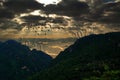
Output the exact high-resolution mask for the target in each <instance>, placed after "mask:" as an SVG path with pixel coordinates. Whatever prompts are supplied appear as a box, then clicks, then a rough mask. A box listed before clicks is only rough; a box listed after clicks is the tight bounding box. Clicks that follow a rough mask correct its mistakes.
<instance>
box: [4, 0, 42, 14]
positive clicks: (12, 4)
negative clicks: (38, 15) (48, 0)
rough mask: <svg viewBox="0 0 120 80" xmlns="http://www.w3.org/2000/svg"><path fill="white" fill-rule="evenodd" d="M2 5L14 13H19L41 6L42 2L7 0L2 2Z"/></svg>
mask: <svg viewBox="0 0 120 80" xmlns="http://www.w3.org/2000/svg"><path fill="white" fill-rule="evenodd" d="M4 7H5V8H7V9H9V10H11V11H13V12H14V13H20V12H27V11H29V10H35V9H40V8H43V4H40V3H37V2H36V1H35V0H7V1H6V2H4Z"/></svg>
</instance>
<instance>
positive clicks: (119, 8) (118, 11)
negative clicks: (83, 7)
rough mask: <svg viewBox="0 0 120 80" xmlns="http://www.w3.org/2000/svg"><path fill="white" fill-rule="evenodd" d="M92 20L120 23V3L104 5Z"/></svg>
mask: <svg viewBox="0 0 120 80" xmlns="http://www.w3.org/2000/svg"><path fill="white" fill-rule="evenodd" d="M96 16H99V17H96ZM92 18H94V19H95V20H96V19H97V20H98V21H101V22H110V23H111V22H112V23H113V22H115V23H120V2H118V3H108V4H104V5H103V6H102V7H101V8H100V9H98V11H96V13H94V14H93V17H92Z"/></svg>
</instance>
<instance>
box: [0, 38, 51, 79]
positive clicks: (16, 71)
mask: <svg viewBox="0 0 120 80" xmlns="http://www.w3.org/2000/svg"><path fill="white" fill-rule="evenodd" d="M51 60H52V58H51V57H50V56H49V55H47V54H45V53H44V52H42V51H37V50H32V51H31V50H30V49H29V48H28V47H27V46H24V45H21V44H20V43H18V42H16V41H13V40H8V41H6V42H4V43H0V80H24V79H25V78H26V77H28V76H30V75H32V74H33V73H36V72H37V71H41V69H44V68H45V67H46V66H48V65H49V63H50V61H51Z"/></svg>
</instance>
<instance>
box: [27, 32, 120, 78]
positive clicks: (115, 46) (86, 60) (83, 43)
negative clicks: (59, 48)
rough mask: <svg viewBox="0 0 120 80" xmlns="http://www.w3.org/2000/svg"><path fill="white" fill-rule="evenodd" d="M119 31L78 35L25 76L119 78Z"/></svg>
mask: <svg viewBox="0 0 120 80" xmlns="http://www.w3.org/2000/svg"><path fill="white" fill-rule="evenodd" d="M119 61H120V32H116V33H107V34H100V35H90V36H87V37H83V38H80V39H78V40H77V41H76V42H75V43H74V44H73V45H71V46H70V47H68V48H67V49H65V50H64V51H63V52H61V53H60V54H59V55H58V56H57V57H56V58H55V59H54V60H53V62H52V64H51V67H50V68H48V69H46V70H44V71H42V72H40V73H37V74H36V75H34V76H32V77H30V78H29V79H28V80H120V76H119V74H120V64H119Z"/></svg>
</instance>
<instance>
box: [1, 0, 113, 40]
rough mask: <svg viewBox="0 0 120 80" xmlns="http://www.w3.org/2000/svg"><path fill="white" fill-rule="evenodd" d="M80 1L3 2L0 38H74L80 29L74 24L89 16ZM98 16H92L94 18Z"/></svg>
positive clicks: (86, 8)
mask: <svg viewBox="0 0 120 80" xmlns="http://www.w3.org/2000/svg"><path fill="white" fill-rule="evenodd" d="M80 1H81V0H80ZM80 1H78V0H62V1H61V0H3V1H2V2H1V6H0V32H1V34H0V38H11V36H12V37H14V38H20V37H27V38H28V37H31V38H34V37H35V38H46V37H47V38H66V37H76V34H78V33H77V32H80V30H79V29H80V28H81V27H76V25H78V26H79V25H81V24H83V23H82V19H83V18H86V19H87V16H89V15H88V14H89V6H88V4H87V3H85V2H84V0H82V2H80ZM110 1H111V0H110ZM21 4H22V5H21ZM101 10H102V9H101ZM106 10H107V8H106ZM98 13H99V14H100V12H98ZM98 13H97V14H95V15H96V16H97V17H98V16H99V14H98ZM104 15H105V14H104ZM111 16H112V15H111ZM111 16H110V17H111ZM95 18H96V17H95ZM89 19H90V18H89ZM101 19H104V18H101ZM107 20H109V19H107ZM80 21H81V22H80ZM51 26H52V27H51ZM51 28H52V29H51ZM41 29H42V30H41ZM86 29H87V28H86ZM106 29H108V28H106ZM106 29H104V30H106ZM78 30H79V31H78ZM87 30H89V29H87ZM108 31H109V29H108ZM110 31H111V29H110ZM96 32H97V31H96ZM101 32H102V31H101ZM103 32H104V31H103ZM89 33H93V32H89ZM73 34H75V35H73ZM26 35H27V36H26ZM63 35H64V36H63Z"/></svg>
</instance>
